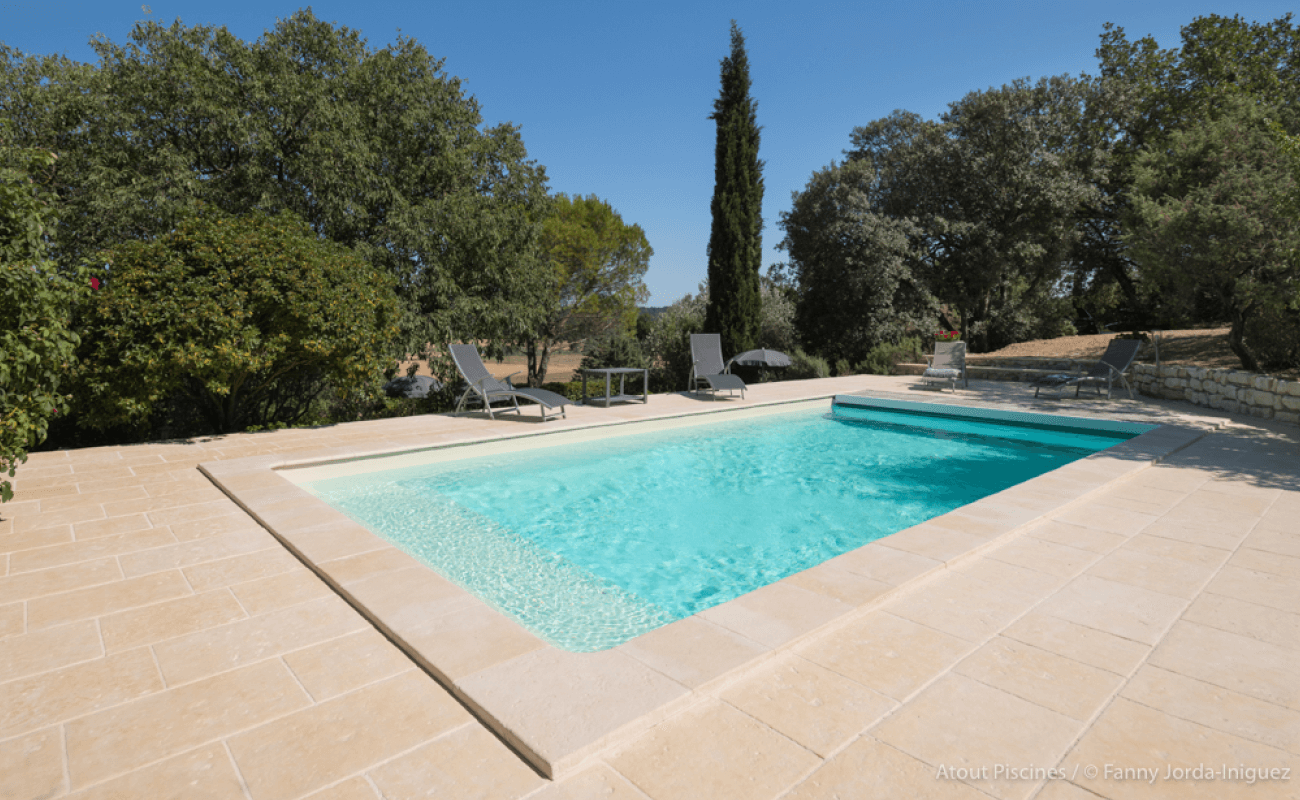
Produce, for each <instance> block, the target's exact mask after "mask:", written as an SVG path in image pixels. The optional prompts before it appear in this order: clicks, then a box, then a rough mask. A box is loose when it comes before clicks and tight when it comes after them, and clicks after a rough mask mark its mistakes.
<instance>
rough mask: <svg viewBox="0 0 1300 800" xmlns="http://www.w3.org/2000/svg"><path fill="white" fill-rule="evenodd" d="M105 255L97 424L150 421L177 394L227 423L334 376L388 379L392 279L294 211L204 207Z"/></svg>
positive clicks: (215, 423)
mask: <svg viewBox="0 0 1300 800" xmlns="http://www.w3.org/2000/svg"><path fill="white" fill-rule="evenodd" d="M99 259H100V260H102V262H103V263H104V264H106V265H107V275H108V277H107V279H106V280H105V283H104V288H103V289H102V290H101V291H99V292H97V293H96V294H95V295H94V297H93V302H92V303H90V304H89V305H88V308H87V309H86V313H85V316H84V320H83V330H82V347H81V353H80V355H81V366H80V370H81V372H80V376H79V384H80V385H79V390H78V394H79V399H80V402H81V408H80V412H81V414H82V416H83V418H84V420H85V421H86V422H87V423H89V424H90V425H93V426H98V427H106V426H110V425H118V424H129V423H139V422H143V421H145V420H147V419H149V417H150V415H151V414H153V413H154V411H155V409H156V408H157V407H158V406H159V404H161V403H163V402H165V401H167V400H168V399H169V398H171V397H172V396H173V395H176V394H180V395H183V396H185V397H186V398H188V400H189V402H190V403H191V404H193V406H194V407H196V408H198V409H200V410H201V411H202V413H203V414H204V416H205V417H206V419H207V421H208V424H209V425H210V428H211V430H213V431H216V432H218V433H226V432H231V431H238V430H243V429H244V428H245V427H247V426H248V425H251V424H257V425H266V424H268V423H275V422H290V423H291V422H294V421H297V419H299V418H301V416H302V415H303V414H304V413H305V412H306V411H307V409H308V407H309V405H310V403H311V401H312V400H313V399H314V397H315V396H316V395H317V394H318V393H319V392H320V391H321V390H322V389H323V388H324V386H325V385H326V384H327V383H330V382H332V383H333V384H334V385H336V386H348V387H356V386H362V387H370V388H372V389H374V390H377V389H378V384H379V382H380V378H381V376H382V375H383V374H384V372H385V370H388V371H390V372H391V370H392V365H393V364H394V363H395V360H396V359H395V354H394V352H393V346H392V345H393V341H394V339H395V337H396V335H397V321H398V310H399V306H398V301H397V298H396V295H395V293H394V291H393V289H392V280H391V278H389V277H388V276H386V275H385V274H384V273H382V272H380V271H378V270H376V269H375V268H374V267H373V266H371V265H370V264H368V263H367V262H366V260H365V259H364V258H362V257H361V256H359V255H357V254H356V253H354V252H352V251H350V250H349V249H348V248H346V247H344V246H342V245H340V244H337V243H334V242H329V241H325V240H322V239H321V238H320V237H318V236H317V235H316V234H315V232H314V231H312V230H311V228H310V227H308V226H307V225H306V224H304V223H303V222H302V221H300V220H297V219H296V218H294V217H293V216H292V215H291V214H289V213H288V212H281V213H280V214H277V215H268V214H265V213H262V212H253V213H251V214H249V215H246V216H243V217H236V218H232V217H227V216H225V215H222V214H220V213H218V212H216V211H215V210H214V209H211V208H204V207H201V206H200V207H198V208H197V209H196V210H193V211H192V212H191V214H190V215H189V216H187V217H183V218H182V219H181V220H180V221H179V222H178V223H177V225H176V228H175V230H174V231H172V232H171V233H167V234H165V235H162V236H159V237H157V238H155V239H152V240H150V241H147V242H141V241H131V242H124V243H122V244H119V245H117V246H115V247H112V248H109V249H107V250H105V251H103V252H102V253H101V254H99Z"/></svg>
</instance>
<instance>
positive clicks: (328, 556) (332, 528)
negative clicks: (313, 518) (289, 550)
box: [273, 523, 390, 564]
mask: <svg viewBox="0 0 1300 800" xmlns="http://www.w3.org/2000/svg"><path fill="white" fill-rule="evenodd" d="M273 527H274V526H273ZM276 530H279V529H278V528H277V529H276ZM281 533H284V532H283V531H281ZM290 541H292V542H293V546H294V548H295V549H297V550H298V552H300V553H302V554H303V555H304V556H306V557H307V558H308V560H310V561H311V562H312V563H313V564H322V563H324V562H326V561H334V560H336V559H340V558H347V557H348V556H356V555H361V554H362V553H369V552H371V551H373V550H382V549H384V548H386V547H389V546H390V545H389V544H388V543H387V542H385V541H384V540H383V539H380V538H379V537H378V536H376V535H374V534H373V533H371V532H370V531H368V530H366V529H365V528H363V527H361V526H360V525H357V524H356V523H344V524H339V525H322V526H318V527H316V528H308V529H307V530H303V531H298V530H295V531H293V533H292V536H290Z"/></svg>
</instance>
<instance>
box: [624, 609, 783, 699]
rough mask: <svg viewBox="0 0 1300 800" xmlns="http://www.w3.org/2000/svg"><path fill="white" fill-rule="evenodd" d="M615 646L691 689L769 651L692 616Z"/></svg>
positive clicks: (763, 646) (705, 683) (764, 647)
mask: <svg viewBox="0 0 1300 800" xmlns="http://www.w3.org/2000/svg"><path fill="white" fill-rule="evenodd" d="M615 649H616V650H618V651H619V652H622V653H625V654H627V655H629V656H631V657H632V658H635V659H636V660H637V661H640V662H641V663H642V664H645V665H646V666H648V667H650V668H651V669H654V670H658V671H659V672H662V673H663V674H665V675H667V676H668V677H670V678H672V679H673V680H675V681H677V682H678V683H680V684H682V685H683V686H689V687H690V688H692V689H698V688H700V687H702V686H705V685H707V684H709V683H710V682H712V681H713V680H714V679H716V678H718V677H720V676H722V675H725V674H726V673H727V672H729V671H731V670H733V669H738V668H741V667H742V666H744V665H746V664H749V663H750V662H753V661H755V660H756V659H759V658H762V657H764V656H765V655H766V654H767V653H769V652H771V651H770V649H769V648H768V647H766V646H765V645H761V644H759V643H758V642H755V641H752V640H750V639H746V638H745V637H743V636H741V635H740V634H738V633H735V632H733V631H729V630H727V629H726V628H722V627H719V626H717V625H714V624H713V623H711V622H707V621H705V620H703V619H700V618H699V617H694V616H692V617H686V618H685V619H679V620H677V621H676V622H671V623H669V624H667V625H664V626H663V627H661V628H656V629H655V630H652V631H650V632H649V633H644V634H642V635H640V636H638V637H636V638H635V639H632V640H630V641H628V642H626V643H624V644H621V645H619V646H618V647H617V648H615Z"/></svg>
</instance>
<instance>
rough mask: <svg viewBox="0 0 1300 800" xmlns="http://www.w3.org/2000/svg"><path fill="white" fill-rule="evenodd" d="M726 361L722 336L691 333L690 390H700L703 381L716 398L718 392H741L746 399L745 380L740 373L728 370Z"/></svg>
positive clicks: (742, 397)
mask: <svg viewBox="0 0 1300 800" xmlns="http://www.w3.org/2000/svg"><path fill="white" fill-rule="evenodd" d="M725 365H726V362H724V361H723V360H722V337H721V336H719V335H718V334H716V333H692V334H691V381H690V390H691V391H692V392H698V391H699V390H700V384H701V383H703V384H704V385H705V386H706V387H707V390H708V391H709V392H710V393H711V395H712V396H713V397H714V398H716V397H717V396H718V392H720V391H721V392H736V391H739V392H740V399H742V400H744V399H745V382H744V381H742V380H741V379H740V376H739V375H732V374H731V373H729V372H727V367H726V366H725Z"/></svg>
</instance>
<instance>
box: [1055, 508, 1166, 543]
mask: <svg viewBox="0 0 1300 800" xmlns="http://www.w3.org/2000/svg"><path fill="white" fill-rule="evenodd" d="M1055 519H1056V520H1057V521H1059V522H1064V523H1069V524H1072V525H1079V526H1081V527H1084V528H1091V529H1093V530H1098V531H1106V532H1107V533H1116V534H1119V535H1121V536H1132V535H1133V534H1135V533H1137V532H1138V531H1140V530H1142V529H1143V528H1145V527H1146V526H1147V525H1150V524H1151V523H1152V522H1155V521H1156V519H1157V517H1156V516H1155V515H1154V514H1140V513H1138V512H1136V511H1125V510H1124V509H1122V508H1115V509H1110V510H1108V511H1107V512H1106V513H1105V514H1098V513H1097V512H1096V510H1095V509H1091V508H1088V507H1086V506H1085V507H1076V508H1071V509H1068V510H1067V511H1064V512H1062V513H1060V514H1058V515H1056V517H1055Z"/></svg>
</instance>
